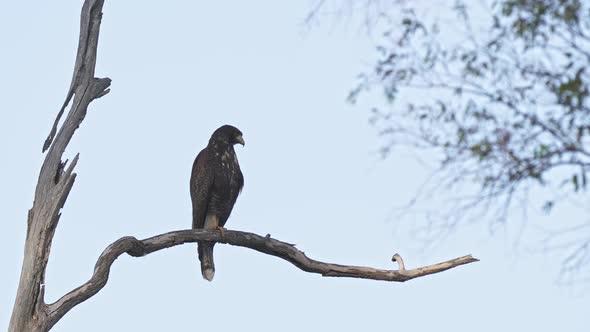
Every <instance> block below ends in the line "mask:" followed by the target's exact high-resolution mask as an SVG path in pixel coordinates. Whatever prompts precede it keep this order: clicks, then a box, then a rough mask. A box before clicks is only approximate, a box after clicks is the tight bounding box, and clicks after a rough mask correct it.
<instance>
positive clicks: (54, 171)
mask: <svg viewBox="0 0 590 332" xmlns="http://www.w3.org/2000/svg"><path fill="white" fill-rule="evenodd" d="M103 3H104V0H85V1H84V5H83V6H82V13H81V19H80V37H79V44H78V52H77V56H76V64H75V66H74V74H73V77H72V82H71V85H70V89H69V90H68V93H67V96H66V100H65V102H64V104H63V106H62V108H61V109H60V111H59V113H58V115H57V118H56V120H55V123H54V124H53V127H52V129H51V132H50V133H49V136H48V137H47V139H46V141H45V144H44V145H43V152H45V151H47V155H46V156H45V161H44V162H43V165H42V167H41V171H40V173H39V179H38V182H37V188H36V190H35V200H34V202H33V207H32V208H31V209H30V210H29V215H28V220H27V237H26V240H25V252H24V258H23V265H22V270H21V276H20V281H19V285H18V289H17V293H16V299H15V303H14V308H13V311H12V317H11V319H10V324H9V327H8V331H9V332H21V331H27V332H28V331H35V332H37V331H43V332H44V331H49V330H50V329H51V328H52V327H53V326H54V325H55V324H56V323H57V322H58V321H59V320H60V319H61V318H62V317H63V316H64V315H65V314H67V313H68V312H69V311H70V310H71V309H72V308H73V307H75V306H76V305H78V304H80V303H82V302H84V301H85V300H87V299H89V298H90V297H92V296H94V295H95V294H96V293H98V292H99V291H100V290H101V289H102V288H103V287H104V286H105V285H106V283H107V280H108V274H109V271H110V267H111V265H112V264H113V262H114V261H115V259H117V257H119V256H120V255H121V254H123V253H127V254H129V255H131V256H134V257H140V256H144V255H147V254H150V253H152V252H155V251H158V250H162V249H166V248H169V247H172V246H176V245H180V244H184V243H194V242H196V241H200V240H206V241H214V242H221V243H228V244H231V245H236V246H241V247H248V248H251V249H254V250H257V251H259V252H262V253H265V254H268V255H273V256H277V257H279V258H282V259H284V260H286V261H288V262H290V263H292V264H294V265H295V266H297V267H298V268H299V269H301V270H303V271H306V272H311V273H319V274H321V275H323V276H327V277H352V278H364V279H373V280H385V281H407V280H410V279H414V278H417V277H422V276H425V275H429V274H433V273H438V272H442V271H445V270H448V269H450V268H454V267H457V266H459V265H463V264H468V263H472V262H475V261H477V259H475V258H473V257H471V256H464V257H459V258H455V259H453V260H449V261H446V262H442V263H438V264H434V265H430V266H425V267H420V268H416V269H411V270H406V268H405V266H404V262H403V260H402V259H401V257H400V256H399V255H397V254H396V255H394V258H393V260H394V261H396V262H397V263H398V265H399V268H398V269H397V270H379V269H374V268H370V267H362V266H347V265H339V264H331V263H324V262H320V261H316V260H313V259H310V258H308V257H307V256H306V255H305V254H304V253H303V252H302V251H300V250H298V249H296V248H295V246H294V245H291V244H288V243H285V242H281V241H278V240H275V239H272V238H271V237H270V235H267V236H266V237H262V236H259V235H256V234H252V233H245V232H238V231H230V230H228V231H226V232H225V234H224V235H223V236H222V235H220V234H219V233H217V232H216V231H205V230H185V231H175V232H170V233H165V234H160V235H157V236H154V237H151V238H149V239H145V240H141V241H140V240H137V239H136V238H134V237H130V236H128V237H124V238H121V239H119V240H117V241H115V242H114V243H113V244H111V245H110V246H108V247H107V248H106V249H105V250H104V251H103V253H102V254H101V255H100V257H99V259H98V261H97V263H96V266H95V269H94V274H93V275H92V277H91V278H90V280H89V281H88V282H86V283H84V284H82V285H81V286H80V287H77V288H76V289H74V290H72V291H70V292H69V293H67V294H65V295H64V296H62V297H61V298H60V299H59V300H57V301H56V302H55V303H52V304H45V301H44V289H45V284H44V283H45V270H46V267H47V262H48V259H49V252H50V248H51V241H52V240H53V235H54V233H55V229H56V227H57V224H58V222H59V218H60V215H61V213H60V210H61V209H62V207H63V205H64V203H65V201H66V199H67V197H68V194H69V193H70V190H71V189H72V186H73V184H74V180H75V179H76V174H75V173H73V170H74V167H75V166H76V163H77V161H78V155H76V156H75V157H74V158H73V160H72V161H71V162H70V163H69V165H68V161H67V160H66V161H65V162H62V157H63V153H64V151H65V149H66V147H67V145H68V143H69V142H70V139H71V138H72V136H73V135H74V132H75V131H76V129H77V128H78V127H79V126H80V124H81V123H82V121H83V120H84V117H85V116H86V112H87V109H88V105H89V104H90V103H91V102H92V101H93V100H94V99H97V98H100V97H102V96H104V95H105V94H107V93H108V92H109V86H110V84H111V80H110V79H109V78H95V77H94V68H95V65H96V51H97V45H98V35H99V29H100V22H101V17H102V7H103ZM70 102H71V108H70V110H69V112H68V114H67V116H66V119H65V120H64V121H63V124H62V125H61V127H59V122H60V119H61V117H62V115H63V113H64V111H65V109H66V107H67V106H68V105H69V104H70ZM58 127H59V130H58Z"/></svg>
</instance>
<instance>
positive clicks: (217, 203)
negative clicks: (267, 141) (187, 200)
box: [190, 125, 245, 281]
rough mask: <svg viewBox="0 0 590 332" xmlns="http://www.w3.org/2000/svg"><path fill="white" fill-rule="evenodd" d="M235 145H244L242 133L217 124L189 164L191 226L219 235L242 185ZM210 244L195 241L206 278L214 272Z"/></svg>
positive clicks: (228, 126) (230, 127) (210, 276)
mask: <svg viewBox="0 0 590 332" xmlns="http://www.w3.org/2000/svg"><path fill="white" fill-rule="evenodd" d="M235 144H242V146H243V145H244V144H245V143H244V139H243V137H242V132H241V131H240V130H239V129H238V128H236V127H233V126H230V125H224V126H221V127H219V128H218V129H217V130H215V131H214V132H213V134H212V135H211V138H210V139H209V144H208V145H207V147H205V148H204V149H203V150H201V152H199V154H198V155H197V158H196V159H195V162H194V163H193V169H192V173H191V180H190V192H191V200H192V203H193V229H219V231H220V232H221V234H222V236H223V230H224V229H223V226H224V225H225V222H226V221H227V218H229V215H230V213H231V211H232V208H233V207H234V204H235V203H236V199H237V198H238V195H239V194H240V192H241V191H242V187H243V186H244V177H243V175H242V171H241V170H240V165H239V164H238V157H237V156H236V152H235V151H234V145H235ZM214 245H215V243H214V242H204V241H199V242H197V251H198V254H199V260H200V261H201V273H202V275H203V278H205V279H206V280H208V281H211V280H213V276H214V275H215V264H214V263H213V246H214Z"/></svg>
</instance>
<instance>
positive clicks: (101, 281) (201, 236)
mask: <svg viewBox="0 0 590 332" xmlns="http://www.w3.org/2000/svg"><path fill="white" fill-rule="evenodd" d="M197 241H214V242H219V243H226V244H230V245H234V246H239V247H246V248H250V249H253V250H256V251H259V252H262V253H265V254H268V255H272V256H276V257H279V258H282V259H284V260H286V261H288V262H290V263H291V264H293V265H295V266H296V267H298V268H299V269H301V270H303V271H306V272H311V273H318V274H321V275H323V276H325V277H350V278H362V279H372V280H384V281H398V282H403V281H407V280H410V279H414V278H418V277H422V276H426V275H429V274H434V273H438V272H442V271H445V270H448V269H451V268H454V267H457V266H459V265H463V264H468V263H473V262H477V261H478V259H476V258H473V257H472V256H471V255H467V256H463V257H459V258H455V259H452V260H449V261H446V262H442V263H438V264H434V265H429V266H425V267H420V268H416V269H410V270H407V269H405V268H404V263H403V260H402V259H401V256H399V254H395V256H394V258H395V260H396V261H397V262H398V263H399V264H400V269H399V270H381V269H375V268H371V267H363V266H348V265H339V264H332V263H325V262H320V261H316V260H313V259H310V258H308V257H307V256H306V255H305V254H304V253H303V252H302V251H300V250H298V249H297V248H295V246H294V245H292V244H289V243H286V242H282V241H279V240H275V239H273V238H271V237H270V235H267V236H260V235H256V234H253V233H247V232H239V231H231V230H227V231H225V232H224V235H223V236H222V235H221V234H220V233H219V232H218V231H206V230H183V231H174V232H169V233H165V234H160V235H156V236H154V237H151V238H148V239H145V240H138V239H136V238H135V237H132V236H126V237H122V238H120V239H119V240H117V241H115V242H113V243H112V244H111V245H109V246H108V247H107V248H106V249H105V250H104V251H103V253H102V254H101V255H100V257H99V258H98V261H97V262H96V265H95V267H94V274H93V275H92V277H91V278H90V280H88V281H87V282H86V283H84V284H83V285H82V286H80V287H78V288H76V289H74V290H72V291H71V292H69V293H68V294H66V295H64V296H63V297H62V298H60V299H59V300H57V301H56V302H55V303H52V304H49V305H48V306H47V314H48V317H49V322H50V323H49V326H53V324H55V323H56V322H57V321H58V320H59V319H60V318H61V317H63V316H64V315H65V314H66V313H67V312H68V311H69V310H70V309H72V308H73V307H74V306H76V305H78V304H79V303H81V302H84V301H85V300H87V299H89V298H90V297H92V296H93V295H94V294H96V293H98V291H100V290H101V289H102V288H103V287H104V286H105V285H106V283H107V280H108V278H109V272H110V268H111V265H112V264H113V262H114V261H115V260H116V259H117V258H118V257H119V256H120V255H122V254H123V253H127V254H129V255H131V256H133V257H141V256H145V255H148V254H150V253H153V252H156V251H158V250H162V249H166V248H170V247H174V246H177V245H181V244H184V243H193V242H197Z"/></svg>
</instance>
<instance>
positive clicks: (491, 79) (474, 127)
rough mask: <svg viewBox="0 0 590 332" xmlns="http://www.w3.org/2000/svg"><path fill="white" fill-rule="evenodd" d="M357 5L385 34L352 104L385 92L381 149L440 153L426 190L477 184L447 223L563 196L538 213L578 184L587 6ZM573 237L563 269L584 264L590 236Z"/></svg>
mask: <svg viewBox="0 0 590 332" xmlns="http://www.w3.org/2000/svg"><path fill="white" fill-rule="evenodd" d="M323 2H324V1H320V2H319V3H323ZM360 2H362V3H363V5H362V6H360V4H359V2H355V3H354V5H351V7H350V8H352V9H353V10H360V9H362V10H364V13H366V15H365V17H366V19H365V22H369V25H370V26H371V27H372V28H373V30H377V31H384V33H383V35H382V37H381V38H379V46H378V48H377V51H378V54H379V56H378V61H377V62H376V63H375V65H374V67H373V68H372V69H371V70H369V71H368V72H365V73H364V74H362V75H360V79H359V82H358V85H357V86H356V87H355V88H354V89H353V90H352V91H351V93H350V95H349V100H350V101H351V102H356V101H357V100H358V99H359V98H360V97H362V96H363V95H364V94H367V93H368V91H375V90H379V89H381V90H382V91H383V92H384V95H385V98H386V100H387V103H386V105H385V106H381V107H375V108H374V109H372V115H371V122H372V123H373V124H374V125H375V126H377V127H378V128H379V132H380V133H381V135H382V137H383V139H384V142H385V143H384V145H383V146H382V149H381V151H382V153H383V155H384V156H387V155H388V154H389V153H390V151H391V149H392V148H394V147H397V146H399V145H404V144H409V145H410V146H412V147H419V148H423V149H430V150H435V151H436V152H438V153H440V156H441V157H440V159H439V161H440V164H439V167H438V168H437V169H438V171H437V178H438V179H439V180H440V181H438V182H435V185H434V187H431V188H430V189H432V188H435V189H440V188H445V190H449V189H450V190H454V188H456V187H457V186H461V185H462V184H463V185H464V184H466V183H468V184H469V186H471V187H473V184H474V183H475V186H476V187H477V188H476V190H475V191H474V192H473V193H472V194H470V195H469V196H468V197H463V198H462V199H458V200H456V201H455V203H456V204H453V205H447V206H446V207H442V210H445V209H446V212H448V213H447V214H446V215H444V214H443V215H442V217H443V218H441V219H445V220H446V222H447V224H446V225H447V226H454V225H455V224H457V223H458V222H459V221H460V220H462V219H464V218H465V217H466V216H467V214H466V211H469V210H477V211H479V212H478V213H481V214H486V215H488V217H489V214H494V215H493V218H492V219H493V220H496V221H502V222H503V221H505V220H506V217H507V213H508V210H509V209H510V207H511V205H512V204H514V201H515V200H516V199H517V198H523V199H526V196H527V193H528V192H529V190H531V189H532V188H533V189H534V188H536V187H543V188H547V187H552V188H553V189H555V192H556V193H559V194H555V195H553V196H551V197H549V198H544V199H543V200H542V202H541V204H540V205H541V207H542V209H543V210H544V211H545V212H550V211H551V209H552V208H553V207H554V206H555V205H556V203H559V201H560V197H561V198H563V197H564V196H563V194H564V193H566V194H567V195H579V194H580V192H582V191H585V190H586V188H587V186H588V171H589V170H590V147H589V145H588V143H589V142H590V103H589V101H588V95H589V87H588V84H589V82H590V72H589V71H590V69H588V65H589V62H590V1H581V0H544V1H542V0H495V1H492V0H488V1H485V0H479V1H475V0H474V1H457V0H452V1H450V0H447V1H434V2H431V1H403V0H397V1H396V0H390V1H376V0H365V1H360ZM350 4H351V3H349V5H350ZM316 9H317V8H316ZM445 11H446V13H447V14H446V15H445ZM416 95H419V96H420V98H418V99H417V98H416V97H415V96H416ZM455 192H457V191H455ZM521 202H522V201H521ZM439 212H444V211H439ZM469 218H471V219H473V215H471V216H470V217H469ZM584 222H585V221H584ZM584 227H585V229H586V231H588V230H589V229H590V223H587V222H585V223H584ZM450 228H453V227H450ZM566 231H568V230H565V231H564V232H566ZM572 231H575V232H577V234H579V232H580V231H581V230H580V228H579V227H576V228H572ZM572 243H574V244H575V246H573V247H569V248H570V250H569V254H568V256H567V257H566V259H565V263H564V266H566V267H567V266H568V264H569V265H571V266H575V267H579V266H580V265H583V264H585V263H590V251H589V247H590V236H589V237H586V238H584V239H582V240H579V241H574V242H572ZM572 248H573V249H572Z"/></svg>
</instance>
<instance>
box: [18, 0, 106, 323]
mask: <svg viewBox="0 0 590 332" xmlns="http://www.w3.org/2000/svg"><path fill="white" fill-rule="evenodd" d="M103 3H104V1H103V0H86V1H85V2H84V5H83V6H82V13H81V20H80V38H79V43H78V53H77V56H76V64H75V67H74V75H73V77H72V82H71V84H70V89H69V91H68V93H67V97H66V100H65V102H64V104H63V106H62V108H61V110H60V111H59V113H58V116H57V119H56V120H55V124H54V125H53V128H52V129H51V132H50V134H49V137H48V138H47V140H46V141H45V144H44V146H43V151H46V150H47V149H49V151H48V152H47V155H46V156H45V161H44V162H43V166H41V171H40V172H39V179H38V182H37V188H36V190H35V200H34V202H33V207H32V208H31V209H30V210H29V215H28V220H27V222H28V224H27V236H26V240H25V252H24V258H23V265H22V269H21V275H20V281H19V285H18V289H17V292H16V299H15V302H14V308H13V311H12V317H11V318H10V324H9V327H8V330H9V331H10V332H17V331H19V332H20V331H47V330H48V329H49V326H48V325H47V323H48V319H47V318H48V317H47V306H46V305H45V303H44V301H43V289H44V280H45V268H46V266H47V261H48V259H49V250H50V248H51V240H52V239H53V234H54V232H55V228H56V227H57V223H58V222H59V217H60V210H61V208H62V207H63V205H64V203H65V201H66V199H67V197H68V194H69V192H70V190H71V189H72V185H73V184H74V180H75V179H76V174H74V173H73V170H74V167H75V166H76V162H77V161H78V155H76V156H75V157H74V159H73V160H72V162H71V163H70V165H69V166H68V167H67V168H66V164H67V160H66V161H65V162H62V156H63V153H64V151H65V149H66V146H67V145H68V143H69V142H70V139H71V138H72V136H73V135H74V132H75V131H76V129H77V128H78V126H80V123H81V122H82V120H83V119H84V117H85V116H86V111H87V109H88V105H89V104H90V102H92V101H93V100H94V99H97V98H100V97H102V96H103V95H105V94H106V93H108V92H109V90H108V87H109V85H110V83H111V80H110V79H109V78H100V79H99V78H95V77H94V67H95V65H96V49H97V45H98V33H99V29H100V20H101V17H102V6H103ZM72 98H73V102H72V106H71V108H70V111H69V112H68V115H67V117H66V119H65V120H64V122H63V124H62V126H61V128H60V130H59V132H57V127H58V124H59V120H60V118H61V116H62V114H63V112H64V110H65V108H66V107H67V105H68V104H69V103H70V101H72ZM56 132H57V135H56Z"/></svg>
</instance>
